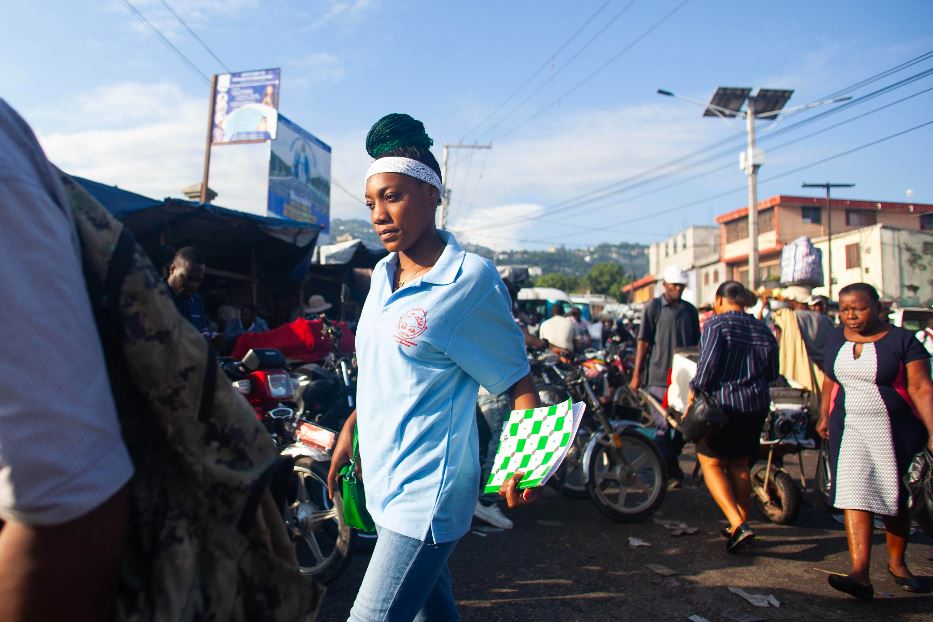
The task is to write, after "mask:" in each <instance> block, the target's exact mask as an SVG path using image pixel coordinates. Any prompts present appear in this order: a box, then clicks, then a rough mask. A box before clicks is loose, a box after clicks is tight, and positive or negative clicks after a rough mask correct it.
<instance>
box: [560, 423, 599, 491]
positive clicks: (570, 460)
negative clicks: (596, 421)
mask: <svg viewBox="0 0 933 622" xmlns="http://www.w3.org/2000/svg"><path fill="white" fill-rule="evenodd" d="M591 435H592V431H591V430H590V429H589V427H588V426H587V425H586V423H581V424H580V427H579V428H578V429H577V436H576V438H574V439H573V445H572V446H571V447H570V450H569V451H568V452H567V455H566V456H565V457H564V461H563V462H562V463H561V465H560V467H559V468H558V470H557V473H555V474H554V477H553V478H552V479H551V481H552V482H553V483H554V488H556V489H557V492H559V493H560V494H562V495H564V496H565V497H569V498H571V499H586V498H587V497H589V496H590V493H588V492H587V491H586V475H585V473H584V470H583V451H584V450H585V449H586V444H587V443H588V442H589V440H590V436H591Z"/></svg>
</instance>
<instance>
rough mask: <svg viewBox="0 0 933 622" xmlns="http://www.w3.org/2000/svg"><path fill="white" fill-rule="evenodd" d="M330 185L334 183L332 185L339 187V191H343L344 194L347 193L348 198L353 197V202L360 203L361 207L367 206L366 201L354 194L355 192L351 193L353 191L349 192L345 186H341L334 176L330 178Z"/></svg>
mask: <svg viewBox="0 0 933 622" xmlns="http://www.w3.org/2000/svg"><path fill="white" fill-rule="evenodd" d="M330 183H332V184H334V185H335V186H337V188H338V189H340V190H342V191H343V192H344V193H346V194H347V195H348V196H350V197H352V198H353V200H354V201H356V202H357V203H359V204H360V205H363V206H365V205H366V201H364V200H363V199H361V198H360V197H359V196H358V195H356V194H354V193H353V192H351V191H349V190H347V189H346V188H344V186H343V184H341V183H340V182H339V181H337V180H336V179H335V178H334V176H333V175H331V176H330Z"/></svg>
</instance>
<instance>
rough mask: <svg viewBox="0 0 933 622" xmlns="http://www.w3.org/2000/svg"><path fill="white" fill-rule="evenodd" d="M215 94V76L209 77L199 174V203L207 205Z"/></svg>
mask: <svg viewBox="0 0 933 622" xmlns="http://www.w3.org/2000/svg"><path fill="white" fill-rule="evenodd" d="M216 93H217V74H214V75H213V76H211V96H210V97H209V98H208V100H209V102H210V103H209V104H208V106H210V108H209V109H208V111H207V141H206V144H205V146H204V172H203V173H202V174H201V203H207V201H208V196H207V180H208V178H209V177H210V176H211V142H212V141H213V132H214V95H215V94H216Z"/></svg>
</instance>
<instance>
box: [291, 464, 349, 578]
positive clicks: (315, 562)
mask: <svg viewBox="0 0 933 622" xmlns="http://www.w3.org/2000/svg"><path fill="white" fill-rule="evenodd" d="M322 465H323V466H324V467H325V468H324V469H323V470H322V468H321V466H322ZM326 466H327V465H326V463H320V462H316V461H314V460H312V459H311V458H307V457H302V458H299V459H298V460H296V461H295V466H294V467H293V468H292V473H291V480H290V481H289V486H288V492H287V496H286V500H285V526H286V528H287V530H288V533H289V535H290V536H291V539H292V544H293V546H294V548H295V557H297V558H298V567H299V570H300V571H301V574H303V575H306V576H311V577H314V578H315V579H316V580H317V581H319V582H321V583H324V584H327V583H330V582H331V581H333V580H334V579H336V578H337V577H338V576H340V574H341V573H342V572H343V571H344V569H345V568H346V567H347V564H348V563H349V561H350V555H349V553H350V547H351V546H352V543H353V529H351V528H350V527H349V526H348V525H347V524H346V523H345V522H344V521H343V516H342V515H341V514H340V513H339V512H338V511H337V509H336V508H335V507H334V506H333V505H332V504H330V503H328V504H327V505H328V507H325V506H324V504H323V503H322V502H321V491H322V490H323V493H324V498H325V499H326V498H327V471H326ZM337 494H339V493H337Z"/></svg>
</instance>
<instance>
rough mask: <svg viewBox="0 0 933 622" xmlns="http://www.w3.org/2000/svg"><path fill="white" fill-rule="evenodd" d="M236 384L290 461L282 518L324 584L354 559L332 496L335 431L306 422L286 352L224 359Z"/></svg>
mask: <svg viewBox="0 0 933 622" xmlns="http://www.w3.org/2000/svg"><path fill="white" fill-rule="evenodd" d="M220 365H221V367H222V368H223V370H224V371H225V372H226V374H227V376H228V377H229V378H230V380H231V382H232V384H233V386H234V388H235V389H237V391H239V392H240V393H241V394H243V396H244V397H245V398H246V400H247V401H248V402H249V404H250V405H251V406H252V407H253V410H254V411H255V413H256V417H257V419H259V420H260V421H261V422H262V423H263V425H264V426H265V427H266V430H268V432H269V434H270V436H271V437H272V440H273V442H274V443H275V446H276V448H277V449H278V450H279V452H280V455H281V456H282V457H283V458H284V459H286V460H288V461H289V462H290V463H291V469H290V474H289V478H288V481H287V483H286V485H285V486H284V504H283V517H284V519H285V526H286V530H287V532H288V534H289V536H290V538H291V540H292V545H293V547H294V549H295V556H296V558H297V559H298V565H299V570H300V571H301V573H302V574H304V575H308V576H313V577H314V578H315V579H316V580H318V581H320V582H321V583H325V584H326V583H329V582H331V581H333V580H334V579H336V578H337V576H339V575H340V573H342V572H343V570H344V569H345V568H346V565H347V563H348V562H349V551H350V544H351V542H352V530H351V529H350V527H349V526H347V524H346V523H345V522H344V520H343V513H342V512H340V511H339V506H340V500H339V495H338V496H335V498H336V499H337V503H336V507H334V505H333V504H330V503H328V504H327V505H326V506H325V504H324V503H322V502H321V491H322V490H323V493H324V497H325V498H326V496H327V469H328V465H329V463H330V452H331V451H332V449H333V446H334V443H335V441H336V434H335V433H334V432H333V431H332V430H330V429H328V428H326V427H323V426H321V425H318V424H317V423H315V422H313V421H309V420H307V419H306V418H305V417H304V416H303V413H302V412H301V411H300V410H299V409H298V408H297V403H296V396H297V393H298V389H299V384H298V383H296V382H295V381H294V380H293V378H292V376H291V375H290V374H289V373H288V371H287V362H286V360H285V357H284V356H282V353H281V352H280V351H278V350H275V349H271V348H254V349H252V350H250V351H249V352H247V353H246V355H245V356H244V357H243V359H242V360H239V361H237V360H236V359H232V358H222V359H220Z"/></svg>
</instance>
